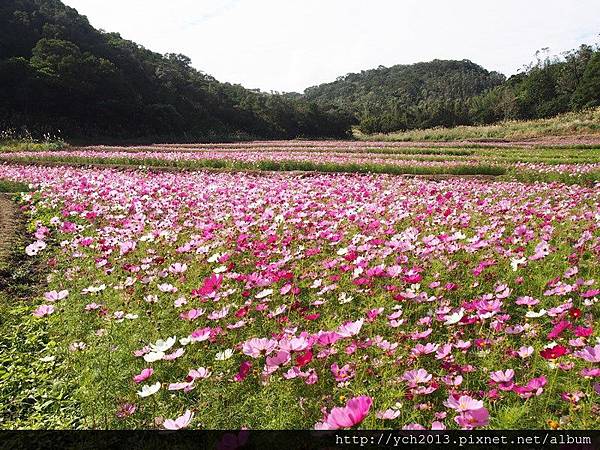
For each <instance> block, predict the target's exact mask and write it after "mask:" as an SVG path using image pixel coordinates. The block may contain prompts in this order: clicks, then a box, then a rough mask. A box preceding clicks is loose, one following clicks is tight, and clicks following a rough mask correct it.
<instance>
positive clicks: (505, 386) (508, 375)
mask: <svg viewBox="0 0 600 450" xmlns="http://www.w3.org/2000/svg"><path fill="white" fill-rule="evenodd" d="M514 376H515V371H514V370H513V369H507V370H505V371H504V372H503V371H501V370H498V371H496V372H492V373H490V378H491V379H492V381H493V382H494V383H497V384H498V387H499V388H500V389H501V390H503V391H510V390H511V389H512V387H513V386H514V383H513V378H514Z"/></svg>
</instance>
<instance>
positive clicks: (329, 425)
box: [315, 395, 373, 430]
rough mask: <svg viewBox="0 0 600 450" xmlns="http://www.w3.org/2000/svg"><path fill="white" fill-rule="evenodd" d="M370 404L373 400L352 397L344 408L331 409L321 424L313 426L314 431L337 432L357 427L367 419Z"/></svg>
mask: <svg viewBox="0 0 600 450" xmlns="http://www.w3.org/2000/svg"><path fill="white" fill-rule="evenodd" d="M372 404H373V399H372V398H371V397H368V396H366V395H361V396H360V397H354V398H353V399H351V400H349V401H348V403H347V404H346V406H344V407H341V408H340V407H336V408H333V409H332V410H331V412H330V413H329V414H328V415H327V417H326V418H325V420H324V421H323V422H319V423H317V424H316V425H315V429H316V430H338V429H340V428H350V427H353V426H354V425H358V424H359V423H361V422H362V421H363V420H364V419H365V417H367V415H368V414H369V410H370V409H371V405H372Z"/></svg>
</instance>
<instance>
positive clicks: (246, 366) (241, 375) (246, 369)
mask: <svg viewBox="0 0 600 450" xmlns="http://www.w3.org/2000/svg"><path fill="white" fill-rule="evenodd" d="M251 368H252V363H251V362H250V361H243V362H242V363H241V364H240V369H239V370H238V373H236V374H235V376H234V377H233V380H234V381H238V382H240V381H244V380H245V379H246V377H247V376H248V374H249V373H250V369H251Z"/></svg>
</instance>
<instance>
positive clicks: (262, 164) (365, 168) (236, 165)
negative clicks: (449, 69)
mask: <svg viewBox="0 0 600 450" xmlns="http://www.w3.org/2000/svg"><path fill="white" fill-rule="evenodd" d="M2 161H4V162H8V163H15V164H42V165H43V164H50V165H52V164H67V165H84V166H85V165H94V166H125V167H151V168H161V169H179V170H181V169H184V170H201V169H220V170H231V171H240V170H241V171H303V172H324V173H334V172H345V173H387V174H395V175H403V174H408V175H503V174H505V173H507V170H506V169H505V168H504V167H500V166H494V165H491V164H485V163H484V164H464V165H458V166H449V167H426V166H416V165H406V166H400V165H392V164H369V163H318V162H312V161H268V160H264V161H258V162H252V163H249V162H243V161H231V160H224V159H198V160H180V161H170V160H164V159H159V158H144V159H138V158H121V157H116V158H85V157H75V156H62V155H61V156H44V157H40V158H35V159H34V160H31V159H28V158H21V157H12V158H2Z"/></svg>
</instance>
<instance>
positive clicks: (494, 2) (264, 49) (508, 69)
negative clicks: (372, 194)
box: [63, 0, 600, 92]
mask: <svg viewBox="0 0 600 450" xmlns="http://www.w3.org/2000/svg"><path fill="white" fill-rule="evenodd" d="M63 1H64V2H65V3H66V4H68V5H69V6H72V7H74V8H76V9H77V10H78V11H79V13H80V14H83V15H86V16H87V17H88V19H89V21H90V23H91V24H92V25H93V26H95V27H97V28H102V29H104V30H106V31H117V32H119V33H120V34H121V36H123V37H124V38H126V39H130V40H133V41H135V42H137V43H139V44H142V45H143V46H145V47H147V48H149V49H151V50H154V51H157V52H160V53H167V52H173V53H183V54H185V55H187V56H189V57H190V58H191V59H192V64H193V66H194V67H196V68H197V69H200V70H203V71H204V72H206V73H209V74H211V75H213V76H215V77H216V78H217V79H218V80H220V81H229V82H232V83H241V84H243V85H244V86H245V87H248V88H260V89H262V90H265V91H270V90H275V91H282V92H283V91H297V92H302V91H303V90H304V89H305V88H306V87H309V86H313V85H316V84H320V83H324V82H328V81H333V80H335V78H337V77H338V76H340V75H345V74H346V73H348V72H359V71H360V70H363V69H371V68H374V67H377V66H379V65H384V66H392V65H394V64H408V63H414V62H418V61H429V60H431V59H435V58H439V59H464V58H467V59H470V60H472V61H474V62H476V63H478V64H481V65H482V66H484V67H485V68H486V69H488V70H497V71H499V72H502V73H504V74H506V75H511V74H514V73H516V72H517V71H518V70H519V69H520V68H522V67H523V66H524V65H525V64H527V63H529V62H530V61H532V60H533V57H534V53H535V51H536V50H539V49H541V48H543V47H550V49H551V53H552V54H558V53H560V52H563V51H565V50H569V49H572V48H575V47H577V46H579V45H580V44H582V43H594V42H598V41H599V40H600V39H599V38H598V34H599V33H600V19H599V18H600V0H395V1H394V0H296V1H292V0H63Z"/></svg>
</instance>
